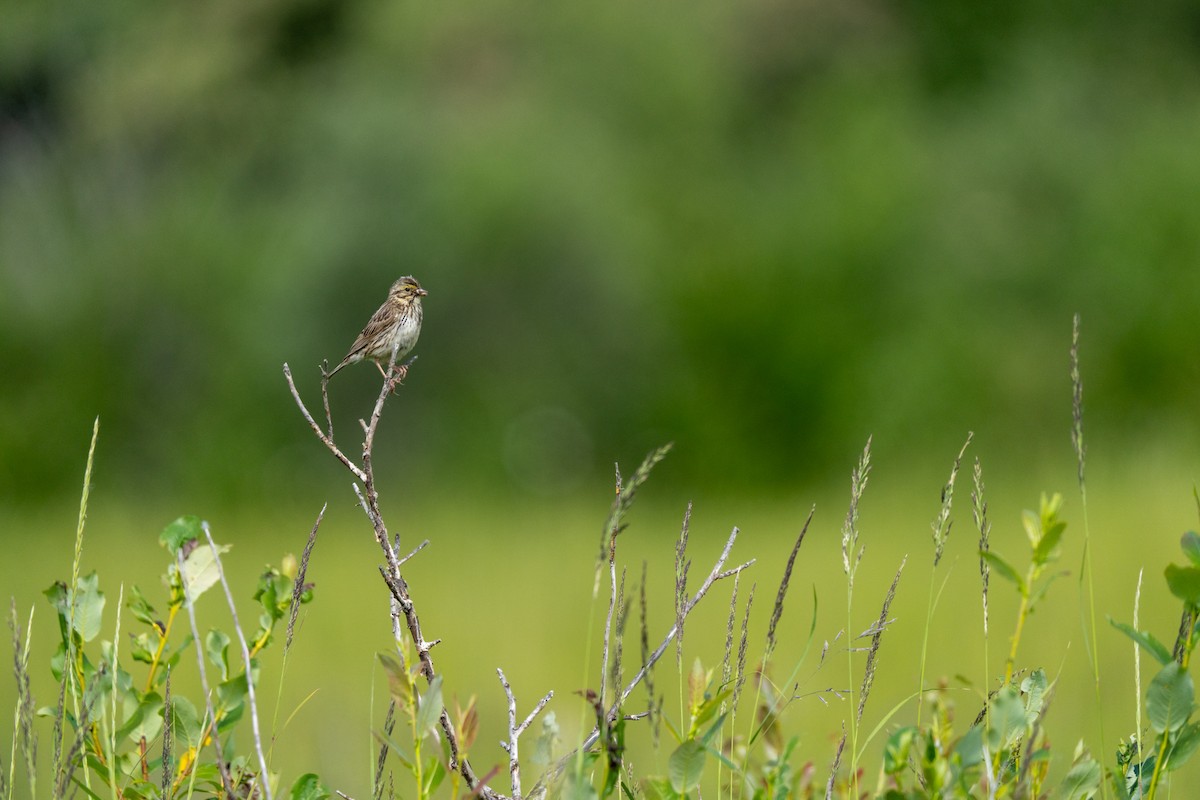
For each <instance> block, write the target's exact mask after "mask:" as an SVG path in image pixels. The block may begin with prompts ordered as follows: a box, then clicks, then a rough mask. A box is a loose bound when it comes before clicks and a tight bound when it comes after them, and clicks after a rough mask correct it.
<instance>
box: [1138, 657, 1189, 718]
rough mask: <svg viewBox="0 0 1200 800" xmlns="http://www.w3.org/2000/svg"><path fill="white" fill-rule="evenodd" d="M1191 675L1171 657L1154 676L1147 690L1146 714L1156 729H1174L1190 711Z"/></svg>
mask: <svg viewBox="0 0 1200 800" xmlns="http://www.w3.org/2000/svg"><path fill="white" fill-rule="evenodd" d="M1194 698H1195V688H1194V687H1193V685H1192V676H1191V675H1189V674H1188V673H1187V672H1186V671H1184V670H1183V669H1181V668H1180V666H1179V665H1178V664H1176V663H1175V662H1174V661H1172V662H1171V663H1170V664H1167V665H1166V666H1165V667H1163V668H1162V670H1161V671H1160V672H1159V673H1158V674H1157V675H1155V676H1154V680H1152V681H1151V682H1150V688H1149V689H1148V690H1146V716H1147V717H1149V719H1150V725H1151V727H1153V728H1154V730H1155V731H1156V732H1158V733H1162V732H1163V731H1177V730H1179V729H1180V728H1182V727H1183V726H1184V724H1185V723H1187V720H1188V717H1189V716H1191V713H1192V701H1193V699H1194Z"/></svg>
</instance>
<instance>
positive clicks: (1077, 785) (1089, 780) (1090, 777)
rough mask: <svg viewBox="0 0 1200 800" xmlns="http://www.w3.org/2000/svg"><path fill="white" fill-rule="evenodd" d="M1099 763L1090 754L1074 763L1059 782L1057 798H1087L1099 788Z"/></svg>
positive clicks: (1070, 799)
mask: <svg viewBox="0 0 1200 800" xmlns="http://www.w3.org/2000/svg"><path fill="white" fill-rule="evenodd" d="M1100 779H1101V771H1100V765H1099V764H1098V763H1096V760H1095V759H1093V758H1091V757H1090V756H1089V757H1087V758H1085V759H1083V760H1081V761H1079V762H1077V763H1076V764H1074V765H1073V766H1072V767H1071V769H1070V770H1069V771H1068V772H1067V776H1066V777H1065V778H1063V782H1062V783H1061V784H1059V787H1058V791H1057V792H1055V794H1054V796H1055V798H1058V800H1088V798H1091V797H1093V796H1094V795H1095V794H1096V792H1097V791H1098V790H1099V789H1100Z"/></svg>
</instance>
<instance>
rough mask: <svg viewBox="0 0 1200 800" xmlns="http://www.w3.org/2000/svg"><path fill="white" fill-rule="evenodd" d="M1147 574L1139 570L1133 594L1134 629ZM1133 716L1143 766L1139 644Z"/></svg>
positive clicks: (1140, 656)
mask: <svg viewBox="0 0 1200 800" xmlns="http://www.w3.org/2000/svg"><path fill="white" fill-rule="evenodd" d="M1145 572H1146V569H1145V567H1143V568H1142V569H1139V570H1138V579H1137V589H1135V590H1134V592H1133V629H1134V630H1135V631H1136V630H1138V624H1139V622H1138V612H1139V611H1140V610H1141V605H1142V575H1143V574H1144V573H1145ZM1133 690H1134V694H1133V715H1134V721H1135V724H1134V730H1135V731H1137V733H1136V735H1135V738H1136V745H1137V763H1138V764H1141V763H1142V761H1143V758H1144V757H1143V756H1142V648H1141V647H1140V646H1138V644H1137V642H1134V644H1133Z"/></svg>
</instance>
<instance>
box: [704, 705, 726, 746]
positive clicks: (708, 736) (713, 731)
mask: <svg viewBox="0 0 1200 800" xmlns="http://www.w3.org/2000/svg"><path fill="white" fill-rule="evenodd" d="M728 716H729V712H728V711H726V712H725V713H724V714H722V715H721V716H719V717H717V719H716V721H715V722H713V724H712V725H709V726H708V730H706V731H705V732H704V735H703V736H701V737H700V743H701V744H703V745H705V746H706V747H707V746H708V743H709V742H711V741H712V738H713V737H714V736H716V735H717V731H719V730H721V726H722V725H724V724H725V718H726V717H728Z"/></svg>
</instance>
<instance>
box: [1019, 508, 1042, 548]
mask: <svg viewBox="0 0 1200 800" xmlns="http://www.w3.org/2000/svg"><path fill="white" fill-rule="evenodd" d="M1021 526H1022V527H1023V528H1025V536H1026V537H1027V538H1028V539H1029V546H1030V547H1031V548H1033V549H1035V550H1036V549H1037V546H1038V542H1040V541H1041V540H1042V520H1041V517H1039V516H1038V515H1037V514H1035V513H1034V512H1032V511H1022V512H1021Z"/></svg>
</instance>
